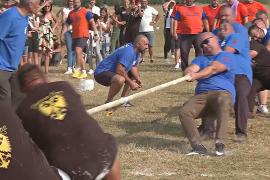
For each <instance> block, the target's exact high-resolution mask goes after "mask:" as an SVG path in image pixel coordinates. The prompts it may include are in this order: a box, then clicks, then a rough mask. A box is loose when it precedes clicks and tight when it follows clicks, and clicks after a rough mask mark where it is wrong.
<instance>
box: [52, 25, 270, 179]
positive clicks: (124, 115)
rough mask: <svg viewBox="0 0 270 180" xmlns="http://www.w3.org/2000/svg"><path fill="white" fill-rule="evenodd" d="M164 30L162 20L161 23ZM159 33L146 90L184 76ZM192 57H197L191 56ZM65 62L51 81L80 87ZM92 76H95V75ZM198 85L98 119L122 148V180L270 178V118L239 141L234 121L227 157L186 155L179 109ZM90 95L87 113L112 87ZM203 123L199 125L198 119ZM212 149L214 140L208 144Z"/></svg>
mask: <svg viewBox="0 0 270 180" xmlns="http://www.w3.org/2000/svg"><path fill="white" fill-rule="evenodd" d="M158 26H159V27H161V29H162V27H163V25H162V22H161V21H160V22H159V24H158ZM161 29H160V30H158V31H156V43H155V47H154V48H155V63H153V64H150V63H149V61H148V60H146V63H144V64H142V65H140V71H141V75H142V79H143V82H144V87H143V89H148V88H150V87H153V86H156V85H159V84H162V83H165V82H168V81H170V80H174V79H176V78H178V77H180V76H181V75H182V74H181V72H180V71H176V70H174V69H173V60H171V63H170V64H165V63H164V62H163V48H162V46H163V44H162V42H163V35H162V30H161ZM191 56H193V53H192V55H191ZM65 66H66V64H65V63H64V64H63V65H61V66H60V67H56V68H55V67H52V68H51V71H50V74H49V79H50V80H51V81H55V80H67V81H69V82H70V83H71V84H72V85H73V86H74V87H75V88H77V87H78V84H79V81H78V80H74V79H71V78H70V77H69V76H66V75H63V74H62V73H63V72H64V70H65ZM91 78H93V77H91ZM194 85H195V83H187V82H183V83H181V84H179V85H176V86H173V87H170V88H167V89H165V90H163V91H159V92H156V93H153V94H150V95H148V96H146V97H143V98H139V99H137V100H134V101H132V103H133V104H134V105H135V106H134V107H132V108H119V109H117V110H116V111H115V112H114V113H113V115H112V116H110V117H107V116H106V113H105V112H100V113H97V114H95V115H94V118H95V119H96V120H97V121H98V122H99V124H100V125H101V126H102V127H103V129H104V130H105V131H106V132H109V133H111V134H113V135H114V136H115V137H116V139H117V141H118V145H119V159H120V161H121V174H122V179H123V180H137V179H143V180H148V179H149V180H156V179H162V180H163V179H168V180H179V179H254V180H257V179H270V167H269V164H270V155H269V154H270V148H269V144H268V143H269V142H270V138H269V132H270V121H269V118H256V119H254V120H249V122H248V123H249V125H248V140H247V141H246V142H244V143H241V144H240V143H235V142H233V140H232V138H233V137H234V119H232V118H231V119H230V120H229V134H228V140H227V143H226V152H227V155H226V156H225V157H221V158H217V157H206V156H204V157H198V156H197V157H187V156H185V155H184V154H185V153H186V152H187V151H188V150H190V146H189V143H188V141H187V139H186V138H185V134H184V132H183V130H182V128H181V124H180V121H179V119H178V109H179V107H180V106H181V105H182V104H183V102H185V101H186V100H187V99H188V98H189V97H191V96H192V95H193V92H194V87H195V86H194ZM95 86H96V87H95V89H94V90H93V91H91V92H80V91H78V92H79V93H80V94H81V95H82V100H83V102H84V104H85V106H86V109H89V108H92V107H95V106H98V105H101V104H103V102H104V101H105V99H106V96H107V92H108V89H107V88H105V87H103V86H100V85H98V84H95ZM198 123H199V121H198ZM206 145H207V147H209V148H210V149H213V146H214V145H213V142H211V141H210V142H206Z"/></svg>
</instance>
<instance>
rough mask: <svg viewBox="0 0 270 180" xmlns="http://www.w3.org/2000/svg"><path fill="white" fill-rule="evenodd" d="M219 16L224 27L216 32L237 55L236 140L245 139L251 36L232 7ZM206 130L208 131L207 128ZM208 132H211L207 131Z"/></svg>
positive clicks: (224, 44) (225, 46)
mask: <svg viewBox="0 0 270 180" xmlns="http://www.w3.org/2000/svg"><path fill="white" fill-rule="evenodd" d="M219 17H220V20H221V26H220V27H221V28H222V29H220V28H219V29H216V30H215V34H216V35H218V36H219V37H220V38H221V39H222V41H221V46H222V47H223V49H224V50H225V51H229V52H232V53H233V54H235V55H236V56H237V59H236V61H237V68H236V72H235V74H236V76H235V88H236V102H235V106H234V109H235V125H236V131H235V134H236V136H235V140H236V141H243V140H245V139H246V137H247V132H246V129H247V119H248V112H249V108H248V100H247V96H248V93H249V90H250V87H251V84H252V69H251V58H250V55H249V49H250V47H249V37H248V32H247V29H246V28H245V27H244V26H243V25H241V24H239V23H237V22H235V21H234V13H233V11H232V9H231V8H230V7H227V6H224V7H222V8H221V10H220V13H219ZM222 24H223V25H222ZM206 126H207V123H206ZM208 130H209V129H208ZM204 131H207V129H205V130H204ZM204 133H205V132H204ZM206 134H209V133H207V132H206Z"/></svg>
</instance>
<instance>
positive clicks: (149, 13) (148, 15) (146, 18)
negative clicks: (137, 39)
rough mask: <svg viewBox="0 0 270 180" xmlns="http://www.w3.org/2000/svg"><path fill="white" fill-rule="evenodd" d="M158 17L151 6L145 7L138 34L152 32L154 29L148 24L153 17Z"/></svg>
mask: <svg viewBox="0 0 270 180" xmlns="http://www.w3.org/2000/svg"><path fill="white" fill-rule="evenodd" d="M156 15H158V11H157V10H156V9H154V8H153V7H151V6H147V7H146V9H145V10H144V12H143V17H142V20H141V24H140V28H139V32H151V31H154V27H153V26H150V22H152V21H153V17H154V16H156Z"/></svg>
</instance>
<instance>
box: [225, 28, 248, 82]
mask: <svg viewBox="0 0 270 180" xmlns="http://www.w3.org/2000/svg"><path fill="white" fill-rule="evenodd" d="M220 45H221V48H222V49H224V48H225V47H226V46H229V47H231V48H234V49H235V50H236V51H237V52H236V53H235V54H234V55H235V56H236V58H235V60H236V68H235V74H243V75H246V76H247V78H248V80H249V82H250V84H252V67H251V58H250V55H249V49H246V45H245V41H244V40H243V39H242V37H241V36H240V34H238V33H233V34H230V35H228V36H227V37H226V38H225V39H224V40H223V41H221V42H220Z"/></svg>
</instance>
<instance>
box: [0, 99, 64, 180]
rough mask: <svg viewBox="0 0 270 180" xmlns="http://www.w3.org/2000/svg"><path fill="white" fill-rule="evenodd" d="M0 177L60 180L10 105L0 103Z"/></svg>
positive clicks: (6, 178)
mask: <svg viewBox="0 0 270 180" xmlns="http://www.w3.org/2000/svg"><path fill="white" fill-rule="evenodd" d="M0 114H1V118H0V179H1V180H17V179H21V180H61V179H62V178H61V177H60V176H59V175H58V173H57V172H56V171H55V170H54V169H53V168H52V167H51V166H50V165H49V163H48V161H47V160H46V158H45V156H44V154H43V153H42V152H41V150H40V149H39V148H38V147H37V145H36V144H35V143H34V142H33V141H32V139H31V138H30V137H29V135H28V133H27V132H26V131H25V130H24V128H23V126H22V124H21V120H20V119H19V118H18V116H17V115H16V114H15V112H13V111H12V108H11V107H9V106H7V105H4V104H1V105H0Z"/></svg>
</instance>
